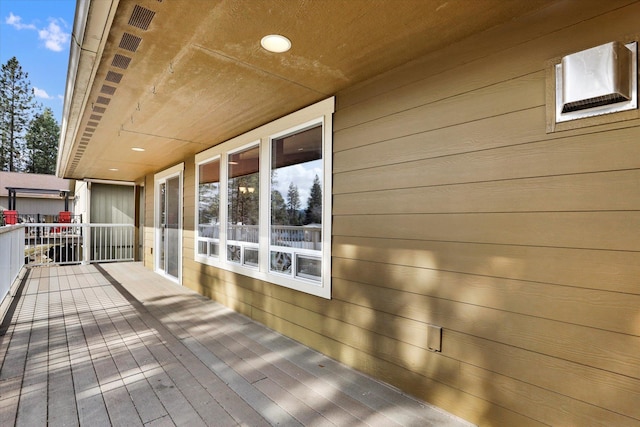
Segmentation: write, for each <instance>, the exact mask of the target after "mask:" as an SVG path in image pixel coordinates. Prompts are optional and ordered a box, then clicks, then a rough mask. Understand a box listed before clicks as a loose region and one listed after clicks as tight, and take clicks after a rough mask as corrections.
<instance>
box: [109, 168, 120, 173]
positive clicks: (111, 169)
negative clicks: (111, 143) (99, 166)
mask: <svg viewBox="0 0 640 427" xmlns="http://www.w3.org/2000/svg"><path fill="white" fill-rule="evenodd" d="M109 170H110V171H111V172H117V171H118V168H109Z"/></svg>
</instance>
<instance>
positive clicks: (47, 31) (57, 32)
mask: <svg viewBox="0 0 640 427" xmlns="http://www.w3.org/2000/svg"><path fill="white" fill-rule="evenodd" d="M62 23H63V24H65V22H64V21H62ZM38 35H39V36H40V40H44V44H45V46H46V47H47V49H49V50H53V51H54V52H60V51H62V50H63V49H64V47H65V44H66V43H67V42H68V41H69V33H66V32H65V31H64V30H63V29H62V28H61V27H60V25H58V20H57V19H54V18H51V19H50V21H49V26H48V27H47V28H43V29H41V30H40V31H38Z"/></svg>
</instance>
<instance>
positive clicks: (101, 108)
mask: <svg viewBox="0 0 640 427" xmlns="http://www.w3.org/2000/svg"><path fill="white" fill-rule="evenodd" d="M105 111H107V109H106V108H104V107H96V106H94V107H93V112H94V113H100V114H103V113H104V112H105Z"/></svg>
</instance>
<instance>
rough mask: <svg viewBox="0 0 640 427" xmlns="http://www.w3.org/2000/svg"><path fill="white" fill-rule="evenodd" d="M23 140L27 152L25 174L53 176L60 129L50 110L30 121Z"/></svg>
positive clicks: (47, 109) (46, 109)
mask: <svg viewBox="0 0 640 427" xmlns="http://www.w3.org/2000/svg"><path fill="white" fill-rule="evenodd" d="M25 139H26V143H27V149H28V150H29V161H28V165H27V172H30V173H42V174H48V175H54V174H55V173H56V160H57V156H58V140H59V139H60V127H59V126H58V122H56V120H55V118H54V117H53V111H52V110H51V109H50V108H45V110H44V112H42V113H39V114H36V116H35V118H34V119H33V120H31V123H30V124H29V130H28V131H27V135H26V138H25Z"/></svg>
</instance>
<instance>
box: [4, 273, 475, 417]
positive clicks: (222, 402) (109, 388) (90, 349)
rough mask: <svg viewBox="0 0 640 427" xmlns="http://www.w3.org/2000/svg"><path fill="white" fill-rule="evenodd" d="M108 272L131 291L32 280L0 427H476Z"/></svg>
mask: <svg viewBox="0 0 640 427" xmlns="http://www.w3.org/2000/svg"><path fill="white" fill-rule="evenodd" d="M108 269H109V270H111V271H114V272H115V275H116V276H117V277H118V278H119V280H121V281H122V282H124V283H120V282H116V281H115V280H114V279H113V277H109V275H108V274H106V275H104V276H103V275H102V274H98V269H96V267H94V266H65V267H55V268H47V269H44V268H43V269H39V270H38V272H37V274H33V275H32V277H31V278H30V280H29V283H27V286H26V288H25V292H24V293H23V295H22V301H21V302H20V304H19V307H20V310H19V311H16V313H15V315H14V316H13V319H12V324H11V325H10V327H9V328H8V329H7V335H5V336H4V337H3V338H2V339H1V340H0V351H1V353H0V354H2V356H3V358H2V366H1V368H0V423H1V424H2V425H44V424H46V423H47V422H49V423H51V424H57V425H58V424H59V425H62V424H71V425H73V424H80V425H115V426H119V425H127V426H128V425H145V426H155V425H158V426H164V425H169V426H172V425H189V426H193V425H203V426H204V425H209V426H213V425H215V426H236V425H251V426H269V425H350V426H351V425H353V426H358V425H370V426H378V425H380V426H385V427H386V426H392V425H394V424H395V423H397V425H407V426H412V425H415V426H417V425H420V426H422V425H429V424H430V423H431V424H433V423H436V424H437V425H446V426H449V425H456V426H458V425H460V426H462V425H468V424H467V423H464V422H462V421H460V420H458V419H456V418H454V417H450V416H448V414H445V413H444V412H441V411H439V410H437V409H434V408H432V407H428V406H426V405H425V404H423V403H420V402H418V401H416V400H414V399H411V398H409V397H407V396H406V395H404V394H402V393H399V392H398V391H396V390H394V389H392V388H390V387H388V386H386V385H384V384H381V383H378V382H377V381H375V380H372V379H371V378H368V377H366V376H364V375H361V374H358V373H355V372H353V371H351V370H350V369H348V368H346V367H344V366H342V365H340V364H336V363H335V362H332V361H331V360H330V359H327V358H326V357H324V356H322V355H320V354H319V353H316V352H313V351H311V350H309V349H307V348H306V347H304V346H302V345H300V344H297V343H295V342H294V341H291V340H289V339H288V338H285V337H283V336H282V335H280V334H277V333H275V332H274V331H271V330H269V329H267V328H265V327H263V326H260V325H258V324H257V323H255V322H253V321H251V320H250V319H248V318H247V317H245V316H243V315H240V314H238V313H235V312H233V311H231V310H230V309H228V308H226V307H223V306H221V305H220V304H217V303H214V302H212V301H210V300H208V299H207V298H204V297H202V296H200V295H197V294H195V293H194V292H192V291H191V290H188V289H186V288H182V287H179V286H176V285H175V284H174V283H169V282H168V281H165V280H164V279H161V278H160V277H159V276H157V275H155V274H153V273H151V272H149V271H148V270H146V269H144V268H143V267H141V266H140V265H137V264H134V263H130V264H123V265H115V264H114V265H110V266H109V267H108ZM293 353H295V354H298V355H301V356H292V354H293ZM292 357H293V360H291V358H292ZM309 361H311V362H309ZM309 363H311V365H309ZM315 365H322V366H331V369H324V368H319V367H317V366H315ZM314 366H315V368H314ZM314 369H316V370H315V371H314ZM438 420H439V421H442V420H448V421H451V422H453V424H450V423H445V424H442V423H441V422H439V421H438Z"/></svg>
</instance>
